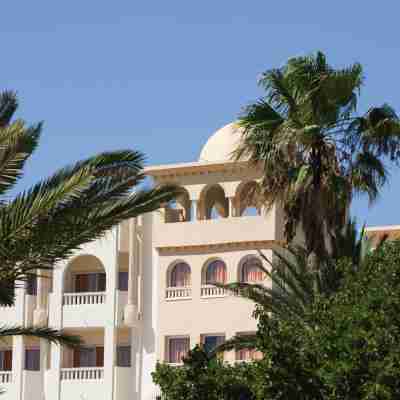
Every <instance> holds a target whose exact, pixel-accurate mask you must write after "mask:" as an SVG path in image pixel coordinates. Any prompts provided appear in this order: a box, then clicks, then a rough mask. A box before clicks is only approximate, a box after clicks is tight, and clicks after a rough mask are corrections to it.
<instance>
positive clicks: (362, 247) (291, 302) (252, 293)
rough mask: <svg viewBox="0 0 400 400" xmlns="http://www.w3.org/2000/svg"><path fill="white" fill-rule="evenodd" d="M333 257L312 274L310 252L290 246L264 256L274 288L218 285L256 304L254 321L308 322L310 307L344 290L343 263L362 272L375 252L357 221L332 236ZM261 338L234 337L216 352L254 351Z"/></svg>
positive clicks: (381, 240) (320, 264)
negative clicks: (262, 318) (264, 318)
mask: <svg viewBox="0 0 400 400" xmlns="http://www.w3.org/2000/svg"><path fill="white" fill-rule="evenodd" d="M385 241H386V238H385V237H382V238H381V239H380V240H379V241H378V242H376V243H375V248H376V249H379V248H380V247H381V246H382V245H383V244H384V243H385ZM331 244H332V255H331V257H329V258H326V257H325V258H324V259H323V260H320V262H319V264H318V268H316V269H313V270H310V268H309V264H308V257H307V251H306V249H305V248H303V247H301V246H295V245H289V246H287V247H286V248H281V249H275V250H273V258H272V259H269V258H267V257H266V256H265V255H264V254H263V253H262V252H260V253H259V254H260V256H261V257H262V258H263V259H264V261H265V264H267V267H264V266H261V268H262V269H263V271H264V273H265V274H266V276H267V278H268V282H270V286H267V285H264V284H254V283H246V282H234V283H228V284H217V286H219V287H222V288H224V289H226V290H228V291H231V292H233V293H235V294H237V295H239V296H242V297H244V298H246V299H249V300H251V301H253V302H254V303H255V312H254V317H255V318H258V317H259V315H264V314H266V313H268V314H271V315H273V316H274V317H275V318H278V319H289V320H293V319H301V320H303V321H304V319H305V315H306V314H307V313H308V309H309V307H310V306H312V305H313V304H314V302H315V301H316V299H317V298H319V297H329V296H331V295H333V294H335V293H336V292H337V291H338V290H339V289H340V287H341V284H342V281H343V271H342V269H341V268H338V264H339V262H340V260H343V259H347V260H349V262H350V263H351V265H352V268H353V270H354V271H359V270H360V269H361V268H362V266H363V263H364V260H365V259H366V256H367V255H368V254H369V253H370V252H371V248H372V242H371V238H368V237H367V236H366V234H365V230H364V228H363V229H362V230H361V232H360V233H358V232H357V226H356V222H355V220H350V221H348V222H347V224H346V225H345V228H341V229H338V230H337V231H336V233H335V234H334V235H333V236H332V241H331ZM256 347H257V337H256V335H255V334H253V335H240V336H234V337H233V338H231V339H229V340H227V341H226V342H225V343H224V344H222V345H220V346H218V347H217V348H216V349H215V352H214V355H216V354H218V352H220V351H226V350H231V349H233V348H235V349H237V350H239V349H242V348H251V349H254V348H256Z"/></svg>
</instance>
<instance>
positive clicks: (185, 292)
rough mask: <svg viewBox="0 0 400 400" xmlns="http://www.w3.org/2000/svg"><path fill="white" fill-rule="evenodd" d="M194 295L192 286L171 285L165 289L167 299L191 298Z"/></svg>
mask: <svg viewBox="0 0 400 400" xmlns="http://www.w3.org/2000/svg"><path fill="white" fill-rule="evenodd" d="M191 297H192V288H190V287H169V288H167V290H166V291H165V298H166V299H167V300H179V299H190V298H191Z"/></svg>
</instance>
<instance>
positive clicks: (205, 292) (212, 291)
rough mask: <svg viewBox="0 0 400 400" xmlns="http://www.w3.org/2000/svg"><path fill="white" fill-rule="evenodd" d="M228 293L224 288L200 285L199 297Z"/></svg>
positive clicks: (219, 295)
mask: <svg viewBox="0 0 400 400" xmlns="http://www.w3.org/2000/svg"><path fill="white" fill-rule="evenodd" d="M227 294H228V292H227V291H226V290H225V289H222V288H219V287H216V286H214V285H202V286H201V297H224V296H226V295H227Z"/></svg>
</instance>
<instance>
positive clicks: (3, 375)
mask: <svg viewBox="0 0 400 400" xmlns="http://www.w3.org/2000/svg"><path fill="white" fill-rule="evenodd" d="M11 381H12V372H11V371H0V383H10V382H11Z"/></svg>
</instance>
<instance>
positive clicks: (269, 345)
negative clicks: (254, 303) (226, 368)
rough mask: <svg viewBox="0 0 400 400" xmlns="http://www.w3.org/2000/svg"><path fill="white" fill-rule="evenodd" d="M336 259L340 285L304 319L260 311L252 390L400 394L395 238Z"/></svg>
mask: <svg viewBox="0 0 400 400" xmlns="http://www.w3.org/2000/svg"><path fill="white" fill-rule="evenodd" d="M340 266H341V268H343V273H344V283H343V287H342V288H341V290H339V291H338V292H337V293H336V294H335V295H333V296H331V297H328V298H326V297H325V298H323V297H321V298H318V299H316V301H315V302H314V304H313V305H312V306H310V308H309V310H308V312H307V314H306V316H305V319H304V320H302V319H293V320H288V319H277V318H271V317H270V315H267V314H265V315H262V316H261V318H260V323H259V331H258V346H259V348H260V349H262V351H263V353H264V354H265V358H264V360H262V361H260V362H259V363H257V365H256V366H255V370H256V381H257V385H256V387H257V398H259V399H274V400H278V399H289V398H296V399H330V400H331V399H332V400H333V399H335V400H336V399H349V400H350V399H397V398H400V346H399V345H400V313H399V311H400V243H390V244H385V245H384V246H382V248H381V249H379V250H378V251H376V252H374V253H373V254H372V255H370V256H369V257H367V259H366V261H365V263H364V265H363V268H362V269H361V270H359V271H354V269H353V266H352V264H351V263H350V262H346V261H342V262H341V265H340Z"/></svg>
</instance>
